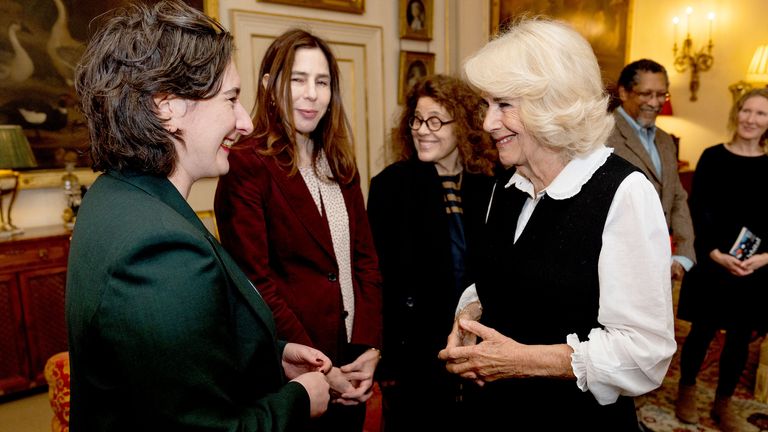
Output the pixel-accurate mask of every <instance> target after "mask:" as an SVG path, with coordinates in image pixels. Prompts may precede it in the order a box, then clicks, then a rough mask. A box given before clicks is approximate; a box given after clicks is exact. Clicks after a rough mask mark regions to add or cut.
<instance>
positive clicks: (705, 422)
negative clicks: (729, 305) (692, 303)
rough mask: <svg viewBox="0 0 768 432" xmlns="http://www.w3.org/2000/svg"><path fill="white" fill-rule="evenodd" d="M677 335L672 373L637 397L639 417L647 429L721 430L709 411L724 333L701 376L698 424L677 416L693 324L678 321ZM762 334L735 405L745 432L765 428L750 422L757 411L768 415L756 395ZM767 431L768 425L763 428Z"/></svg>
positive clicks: (676, 431) (755, 343) (711, 349)
mask: <svg viewBox="0 0 768 432" xmlns="http://www.w3.org/2000/svg"><path fill="white" fill-rule="evenodd" d="M675 321H676V322H675V334H676V335H677V336H676V339H677V344H678V345H677V347H678V349H677V352H676V353H675V356H674V358H673V359H672V364H671V365H670V368H669V372H668V373H667V376H666V378H665V379H664V383H663V384H662V386H661V388H659V389H657V390H656V391H654V392H651V393H649V394H646V395H643V396H640V397H638V398H636V399H635V405H636V406H637V410H638V419H639V420H640V423H641V425H642V426H643V427H644V428H646V430H647V431H653V432H681V431H700V432H710V431H719V430H720V429H719V428H718V427H717V423H715V422H714V421H713V420H712V419H711V418H710V417H709V411H710V409H711V408H712V401H713V400H714V397H715V387H716V386H717V374H718V359H719V354H720V349H721V348H722V343H723V340H724V336H725V335H724V334H718V335H717V336H716V338H715V340H714V341H712V345H710V347H709V352H708V354H707V357H706V359H705V360H704V365H703V366H702V370H701V372H699V376H698V389H699V391H698V398H697V399H698V406H699V416H700V421H699V424H698V425H689V424H686V423H682V422H680V421H679V420H678V419H677V417H675V400H676V399H677V383H678V380H679V378H680V349H681V348H682V346H683V341H684V340H685V336H686V335H687V334H688V331H689V330H690V325H689V323H688V322H686V321H680V320H675ZM762 340H763V338H762V337H755V338H754V339H753V341H752V343H751V344H750V356H749V360H748V361H747V366H746V367H745V368H744V372H743V374H742V376H741V379H740V381H739V384H738V386H737V388H736V393H735V394H734V398H733V403H732V406H733V408H734V411H735V412H736V413H738V415H739V418H740V419H741V420H742V427H741V429H740V430H743V431H744V432H753V431H754V432H759V431H761V429H759V428H758V427H756V426H754V425H752V424H750V422H749V421H748V419H749V418H750V416H753V417H752V421H753V422H754V421H755V420H754V417H755V416H754V414H756V413H761V414H765V415H768V404H764V403H760V402H758V401H756V400H755V399H754V397H753V390H754V386H755V375H756V371H757V364H758V357H759V353H760V342H762ZM762 430H763V431H766V430H768V428H765V429H762Z"/></svg>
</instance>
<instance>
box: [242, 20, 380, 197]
mask: <svg viewBox="0 0 768 432" xmlns="http://www.w3.org/2000/svg"><path fill="white" fill-rule="evenodd" d="M231 13H232V29H233V34H234V36H235V44H236V45H237V48H238V49H237V51H236V61H237V67H238V70H239V72H240V77H241V79H242V86H243V88H242V96H241V97H242V101H243V106H245V108H246V109H248V110H250V109H251V108H252V107H253V105H254V101H255V99H256V86H257V85H259V83H260V82H261V80H260V77H257V74H258V72H259V66H260V65H261V59H262V57H263V56H264V53H265V52H266V50H267V47H268V46H269V44H270V43H271V42H272V40H274V38H275V37H277V36H278V35H280V34H282V33H283V32H284V31H286V30H288V29H290V28H294V27H299V28H305V29H307V30H309V31H311V32H312V33H313V34H315V35H317V36H319V37H321V38H323V39H324V40H325V41H326V42H328V44H329V45H330V46H331V49H332V50H333V51H334V54H335V55H336V58H337V60H338V62H339V68H340V70H341V72H340V73H341V76H340V82H341V92H342V99H343V101H344V108H345V109H346V112H347V116H349V122H350V123H351V125H352V133H353V134H354V139H355V157H356V158H357V167H358V169H359V170H360V178H361V186H362V189H363V195H364V196H365V197H366V199H367V196H368V183H369V181H370V178H371V175H372V174H374V173H377V172H379V171H381V169H382V168H383V166H384V143H385V131H384V124H385V118H384V77H383V58H384V57H383V52H382V46H383V40H382V29H381V27H375V26H368V25H360V24H351V23H343V22H335V21H319V20H312V19H309V18H303V17H301V18H299V17H295V16H287V15H275V14H265V13H260V12H249V11H239V10H235V11H232V12H231Z"/></svg>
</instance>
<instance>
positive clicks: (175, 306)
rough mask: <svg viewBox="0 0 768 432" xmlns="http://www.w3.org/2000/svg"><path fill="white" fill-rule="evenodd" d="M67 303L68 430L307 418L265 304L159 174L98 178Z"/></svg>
mask: <svg viewBox="0 0 768 432" xmlns="http://www.w3.org/2000/svg"><path fill="white" fill-rule="evenodd" d="M66 303H67V304H66V314H67V324H68V328H69V345H70V359H71V382H72V386H71V392H72V394H71V396H72V398H71V417H70V425H71V428H72V429H71V430H72V431H73V432H79V431H120V430H131V431H150V430H152V431H153V430H162V431H168V430H227V431H257V430H258V431H284V430H295V429H301V428H302V427H303V426H304V424H305V423H306V421H307V420H308V418H309V396H308V395H307V392H306V391H305V390H304V388H303V387H302V386H301V385H300V384H298V383H288V384H286V383H285V377H284V374H283V370H282V365H281V356H282V350H283V348H284V344H282V343H278V341H277V340H276V339H275V326H274V322H273V319H272V315H271V313H270V311H269V308H268V307H267V305H266V304H265V303H264V301H263V300H262V298H261V296H260V295H259V293H258V292H257V291H256V289H255V288H254V287H253V285H252V284H251V282H250V281H249V280H248V279H247V278H246V276H245V275H244V274H243V273H242V272H241V271H240V269H239V268H238V267H237V265H236V264H235V263H234V261H233V260H232V258H231V257H230V256H229V255H228V254H227V253H226V252H225V251H224V249H223V248H222V247H221V246H220V245H219V243H218V242H217V241H216V239H215V238H214V237H213V236H211V234H210V233H209V232H208V231H207V230H206V228H205V227H204V226H203V224H202V223H201V222H200V220H199V219H198V218H197V216H196V215H195V213H194V211H193V210H192V208H190V206H189V204H187V202H186V201H185V200H184V198H183V197H182V196H181V194H179V192H178V191H177V190H176V188H175V187H174V186H173V185H172V184H171V183H170V181H168V180H167V179H166V178H160V177H154V176H147V175H142V174H123V173H117V172H107V173H105V174H103V175H101V176H100V177H99V178H98V179H97V180H96V182H95V183H94V184H93V186H92V187H91V188H90V190H89V191H88V193H87V194H86V196H85V198H84V200H83V205H82V207H81V208H80V211H79V213H78V219H77V224H76V226H75V229H74V233H73V236H72V245H71V249H70V256H69V268H68V271H67V296H66Z"/></svg>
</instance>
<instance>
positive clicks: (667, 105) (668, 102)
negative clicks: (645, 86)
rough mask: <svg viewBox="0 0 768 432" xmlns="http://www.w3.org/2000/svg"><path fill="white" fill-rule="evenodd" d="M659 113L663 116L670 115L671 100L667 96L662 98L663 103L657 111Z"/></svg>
mask: <svg viewBox="0 0 768 432" xmlns="http://www.w3.org/2000/svg"><path fill="white" fill-rule="evenodd" d="M659 115H663V116H671V115H673V114H672V100H671V99H670V98H669V97H667V98H666V99H664V105H662V106H661V111H659Z"/></svg>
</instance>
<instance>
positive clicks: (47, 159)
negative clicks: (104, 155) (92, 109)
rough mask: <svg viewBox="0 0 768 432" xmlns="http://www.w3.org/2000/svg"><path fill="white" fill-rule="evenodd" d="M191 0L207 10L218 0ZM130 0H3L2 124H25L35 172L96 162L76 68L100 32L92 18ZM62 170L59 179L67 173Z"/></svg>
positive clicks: (0, 42) (0, 49)
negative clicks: (90, 151) (68, 163)
mask: <svg viewBox="0 0 768 432" xmlns="http://www.w3.org/2000/svg"><path fill="white" fill-rule="evenodd" d="M186 1H187V3H188V4H190V5H192V6H194V7H196V8H198V9H200V10H203V11H205V10H206V7H211V5H213V4H215V3H216V2H217V0H186ZM128 3H130V0H3V1H2V2H0V124H18V125H21V126H22V128H23V129H24V133H25V134H26V135H27V139H28V140H29V143H30V145H31V147H32V151H33V153H34V155H35V158H36V159H37V164H38V167H37V168H36V170H34V172H39V171H40V170H42V171H45V170H53V169H60V168H62V167H64V161H65V160H66V161H73V160H74V161H76V166H77V167H88V166H90V161H89V156H88V130H87V126H86V122H85V119H84V118H83V116H82V114H81V113H80V112H79V110H78V109H77V96H76V94H75V90H74V68H75V65H76V64H77V62H78V61H79V58H80V56H81V55H82V53H83V51H84V50H85V43H86V41H87V40H88V38H89V37H90V35H91V34H92V33H93V31H94V29H93V28H92V27H91V20H93V18H95V17H97V16H99V15H101V14H103V13H105V12H107V11H108V10H110V9H113V8H115V7H119V6H123V5H126V4H128ZM213 12H215V10H211V13H213ZM24 174H26V173H24ZM57 174H58V175H57V176H54V177H56V179H57V182H58V181H59V180H60V178H61V173H60V172H58V173H57ZM30 185H33V186H30ZM57 185H58V184H57ZM25 186H30V187H48V186H47V185H45V184H38V183H37V182H35V181H32V180H29V179H27V181H26V182H24V181H23V182H22V183H21V187H25Z"/></svg>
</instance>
